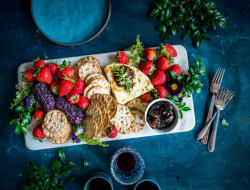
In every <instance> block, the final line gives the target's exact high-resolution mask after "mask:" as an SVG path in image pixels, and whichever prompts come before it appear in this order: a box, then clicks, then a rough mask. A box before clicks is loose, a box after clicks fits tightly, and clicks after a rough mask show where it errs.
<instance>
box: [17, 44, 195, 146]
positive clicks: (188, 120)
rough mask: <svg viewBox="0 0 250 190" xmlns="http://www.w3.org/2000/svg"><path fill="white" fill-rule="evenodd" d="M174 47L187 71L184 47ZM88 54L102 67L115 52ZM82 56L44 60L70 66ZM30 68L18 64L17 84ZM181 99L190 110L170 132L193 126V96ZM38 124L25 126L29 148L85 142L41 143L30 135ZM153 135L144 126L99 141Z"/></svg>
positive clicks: (26, 65) (176, 61) (24, 64)
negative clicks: (137, 129) (138, 129)
mask: <svg viewBox="0 0 250 190" xmlns="http://www.w3.org/2000/svg"><path fill="white" fill-rule="evenodd" d="M174 48H175V49H176V51H177V53H178V56H177V57H176V58H175V61H174V62H175V64H178V65H180V66H181V68H182V73H187V71H188V68H189V66H188V58H187V51H186V49H185V48H184V47H183V46H181V45H174ZM152 49H156V48H152ZM126 53H129V52H126ZM90 56H94V57H96V58H97V59H99V60H100V62H101V66H102V69H104V67H105V66H106V65H108V61H113V62H115V56H116V52H110V53H101V54H94V55H90ZM84 57H86V55H84V56H77V57H67V58H58V59H50V60H45V61H46V62H50V61H57V63H58V64H61V63H62V62H63V60H69V61H71V66H74V64H75V63H76V62H77V61H79V60H80V59H82V58H84ZM31 68H33V62H27V63H23V64H21V65H20V66H19V68H18V81H19V85H21V84H20V79H21V76H22V72H25V71H26V70H27V69H31ZM183 101H184V102H186V103H187V104H186V105H187V106H189V107H190V108H191V110H190V111H188V112H185V113H184V114H183V119H181V120H179V122H178V124H177V126H176V128H175V129H174V130H173V131H171V133H179V132H185V131H190V130H192V129H193V128H194V126H195V114H194V105H193V98H192V97H191V98H184V99H183ZM37 106H39V105H37ZM38 124H39V122H38V121H35V120H34V119H32V122H31V124H30V125H29V126H28V127H27V135H26V136H24V139H25V145H26V147H27V148H28V149H30V150H41V149H49V148H57V147H64V146H74V145H81V144H86V143H85V142H81V143H77V144H76V143H73V141H72V140H69V141H68V142H67V143H65V144H52V143H50V142H49V141H48V140H47V139H46V138H45V139H44V140H43V143H41V142H39V141H37V140H34V139H33V135H32V132H33V129H34V128H35V127H36V126H37V125H38ZM154 135H160V134H158V133H155V132H153V131H151V130H150V129H148V128H147V126H146V127H145V129H144V130H143V131H141V132H139V133H130V134H127V135H124V134H120V133H118V135H117V137H116V138H114V139H112V138H108V137H105V138H102V139H101V141H114V140H122V139H130V138H139V137H147V136H154ZM127 143H128V145H129V140H128V141H127Z"/></svg>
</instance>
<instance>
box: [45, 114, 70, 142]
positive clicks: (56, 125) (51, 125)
mask: <svg viewBox="0 0 250 190" xmlns="http://www.w3.org/2000/svg"><path fill="white" fill-rule="evenodd" d="M42 130H43V133H44V135H45V136H46V138H47V139H48V141H49V142H51V143H53V144H64V143H66V142H68V141H69V140H70V138H71V135H72V125H71V124H70V123H69V122H68V120H67V117H66V116H65V114H64V113H63V112H61V111H59V110H51V111H49V112H48V113H47V114H46V115H45V117H44V121H43V124H42Z"/></svg>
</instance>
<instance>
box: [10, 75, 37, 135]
mask: <svg viewBox="0 0 250 190" xmlns="http://www.w3.org/2000/svg"><path fill="white" fill-rule="evenodd" d="M25 74H26V73H25V72H23V73H22V77H21V81H20V82H21V84H22V86H21V87H20V86H19V85H16V88H17V89H18V90H19V89H21V90H20V91H18V92H16V98H14V99H13V103H11V107H10V109H13V108H14V107H16V108H15V110H16V111H17V113H18V116H19V118H18V119H13V120H12V121H11V122H10V123H9V125H14V126H16V128H15V133H16V134H19V133H20V132H21V131H22V132H23V133H24V134H25V135H26V134H27V126H28V125H29V124H30V123H31V119H32V114H33V112H34V110H35V106H36V100H35V98H34V96H33V95H32V94H31V91H30V88H31V87H32V85H33V83H34V82H27V80H26V78H25ZM26 96H29V97H30V107H29V108H27V109H26V108H25V107H24V98H25V97H26Z"/></svg>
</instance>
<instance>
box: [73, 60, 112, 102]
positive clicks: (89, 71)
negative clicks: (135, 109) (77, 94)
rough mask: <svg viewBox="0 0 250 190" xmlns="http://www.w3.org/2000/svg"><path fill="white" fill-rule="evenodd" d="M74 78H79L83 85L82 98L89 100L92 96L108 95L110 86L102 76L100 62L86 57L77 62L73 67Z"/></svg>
mask: <svg viewBox="0 0 250 190" xmlns="http://www.w3.org/2000/svg"><path fill="white" fill-rule="evenodd" d="M74 70H75V77H77V78H81V79H82V80H83V81H84V83H85V89H84V92H83V96H84V97H86V98H88V99H89V100H90V98H91V96H93V95H94V94H97V93H100V94H110V84H109V82H108V81H107V80H106V78H105V77H104V76H103V75H102V70H101V64H100V61H99V60H98V59H97V58H95V57H93V56H87V57H85V58H83V59H81V60H80V61H78V62H77V63H76V64H75V66H74Z"/></svg>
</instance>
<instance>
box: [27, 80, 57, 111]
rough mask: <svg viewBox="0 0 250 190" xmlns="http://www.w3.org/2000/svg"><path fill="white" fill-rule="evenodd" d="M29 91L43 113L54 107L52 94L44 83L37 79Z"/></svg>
mask: <svg viewBox="0 0 250 190" xmlns="http://www.w3.org/2000/svg"><path fill="white" fill-rule="evenodd" d="M31 92H32V94H33V95H34V96H35V99H36V101H37V102H38V103H39V105H40V106H41V107H42V109H43V111H44V112H45V113H47V112H49V111H51V110H53V109H54V108H55V98H54V95H53V93H52V92H51V91H50V89H49V87H48V85H47V84H46V83H44V82H39V81H37V82H36V83H35V84H34V85H33V87H32V89H31Z"/></svg>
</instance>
